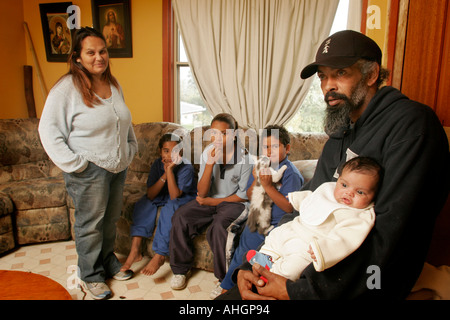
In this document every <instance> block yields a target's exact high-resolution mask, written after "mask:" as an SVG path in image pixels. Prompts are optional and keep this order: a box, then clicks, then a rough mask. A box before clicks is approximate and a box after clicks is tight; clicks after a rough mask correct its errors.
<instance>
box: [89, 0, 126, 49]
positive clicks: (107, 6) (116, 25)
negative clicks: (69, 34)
mask: <svg viewBox="0 0 450 320" xmlns="http://www.w3.org/2000/svg"><path fill="white" fill-rule="evenodd" d="M91 3H92V20H93V23H94V28H95V29H97V30H98V31H100V32H101V33H103V35H104V37H105V39H106V47H107V48H108V52H109V56H110V57H111V58H131V57H133V43H132V39H131V10H130V0H92V1H91Z"/></svg>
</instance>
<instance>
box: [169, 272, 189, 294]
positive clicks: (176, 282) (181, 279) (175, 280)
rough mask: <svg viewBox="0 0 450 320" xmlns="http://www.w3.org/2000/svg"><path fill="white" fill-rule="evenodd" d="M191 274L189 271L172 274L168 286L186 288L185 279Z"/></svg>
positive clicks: (178, 288) (177, 288)
mask: <svg viewBox="0 0 450 320" xmlns="http://www.w3.org/2000/svg"><path fill="white" fill-rule="evenodd" d="M190 275H191V271H188V273H186V274H174V275H173V277H172V280H170V287H171V288H172V289H173V290H183V289H184V288H186V285H187V279H188V278H189V276H190Z"/></svg>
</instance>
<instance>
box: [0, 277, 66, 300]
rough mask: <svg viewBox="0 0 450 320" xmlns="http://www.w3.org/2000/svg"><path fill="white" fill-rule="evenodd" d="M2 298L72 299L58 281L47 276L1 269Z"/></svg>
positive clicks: (0, 286)
mask: <svg viewBox="0 0 450 320" xmlns="http://www.w3.org/2000/svg"><path fill="white" fill-rule="evenodd" d="M0 300H72V297H71V296H70V294H69V292H67V290H66V289H65V288H64V287H63V286H62V285H60V284H59V283H58V282H56V281H53V280H52V279H50V278H47V277H45V276H42V275H39V274H35V273H31V272H24V271H12V270H0Z"/></svg>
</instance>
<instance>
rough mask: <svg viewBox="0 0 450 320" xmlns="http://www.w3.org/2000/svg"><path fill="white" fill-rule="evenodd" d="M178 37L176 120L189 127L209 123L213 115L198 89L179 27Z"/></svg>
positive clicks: (176, 46)
mask: <svg viewBox="0 0 450 320" xmlns="http://www.w3.org/2000/svg"><path fill="white" fill-rule="evenodd" d="M176 39H177V41H176V44H175V49H176V51H175V52H176V55H175V68H174V69H175V70H174V71H175V75H174V78H175V79H176V81H175V86H176V90H174V91H175V115H176V122H177V123H179V124H181V125H182V126H184V127H186V128H187V129H193V128H194V127H198V126H202V125H209V124H210V123H211V120H212V118H213V117H212V116H211V113H210V112H209V111H208V109H206V106H205V103H204V102H203V99H202V97H201V96H200V93H199V91H198V87H197V84H196V83H195V80H194V77H193V75H192V72H191V68H190V67H189V62H188V59H187V56H186V51H185V50H184V45H183V40H182V39H181V35H180V32H179V30H178V28H177V37H176Z"/></svg>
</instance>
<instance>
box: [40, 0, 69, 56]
mask: <svg viewBox="0 0 450 320" xmlns="http://www.w3.org/2000/svg"><path fill="white" fill-rule="evenodd" d="M71 5H72V2H57V3H40V4H39V11H40V14H41V24H42V33H43V35H44V43H45V53H46V55H47V61H49V62H67V59H68V58H69V54H70V51H71V49H72V38H73V35H74V30H71V29H69V28H68V26H67V19H68V18H69V14H68V13H67V7H69V6H71Z"/></svg>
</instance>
